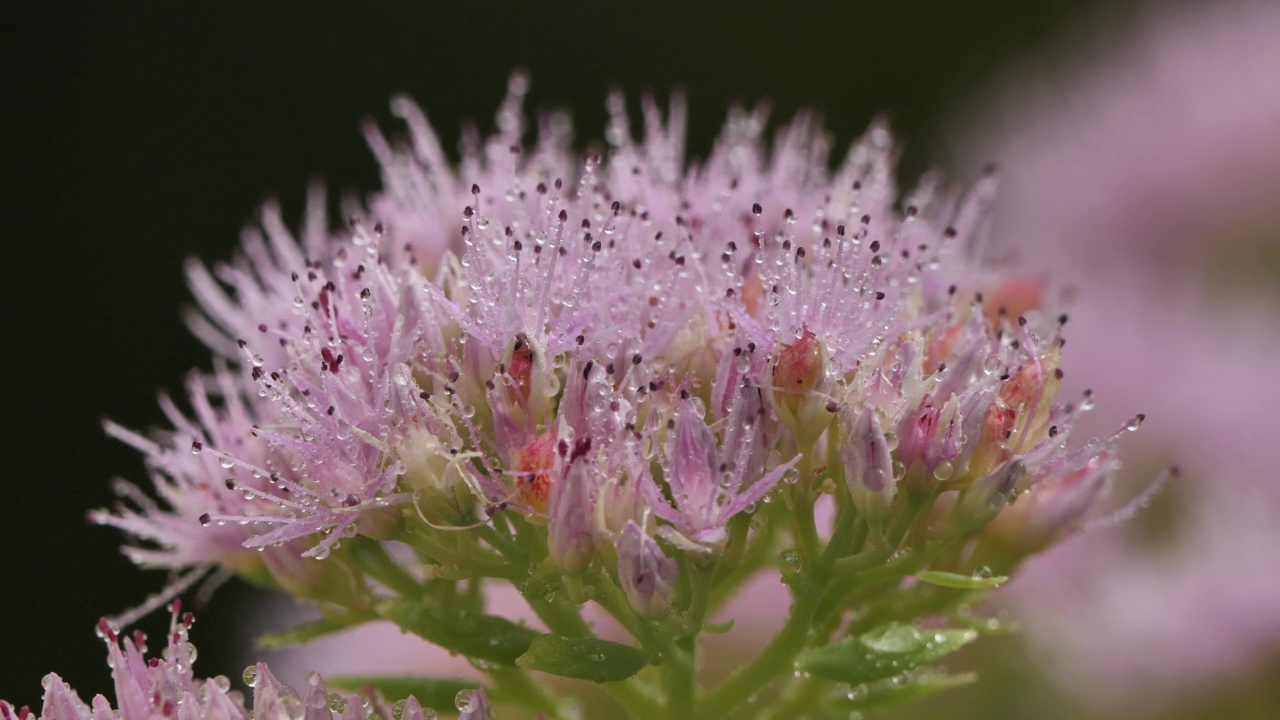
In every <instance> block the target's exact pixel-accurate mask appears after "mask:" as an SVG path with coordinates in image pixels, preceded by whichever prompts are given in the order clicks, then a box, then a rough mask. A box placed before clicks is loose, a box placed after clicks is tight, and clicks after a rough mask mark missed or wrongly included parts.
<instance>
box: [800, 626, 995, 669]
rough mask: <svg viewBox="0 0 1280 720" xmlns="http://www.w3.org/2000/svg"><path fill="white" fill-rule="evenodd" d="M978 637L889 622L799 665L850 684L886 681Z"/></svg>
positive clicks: (974, 633) (824, 649) (803, 658)
mask: <svg viewBox="0 0 1280 720" xmlns="http://www.w3.org/2000/svg"><path fill="white" fill-rule="evenodd" d="M977 637H978V632H977V631H976V630H970V629H965V630H919V629H916V628H914V627H912V626H910V625H903V624H901V623H889V624H888V625H885V626H883V627H880V628H877V629H875V630H872V631H871V632H868V633H864V634H863V635H861V636H859V637H847V638H844V639H843V640H840V641H839V642H836V643H832V644H831V645H827V646H824V647H820V648H815V649H813V650H809V651H808V652H805V653H802V654H801V655H800V657H799V659H798V662H799V664H800V666H801V668H803V669H804V670H807V671H808V672H810V673H813V674H814V675H817V676H819V677H824V678H828V679H831V680H838V681H840V682H847V683H850V684H857V683H867V682H873V681H875V680H884V679H885V678H891V677H894V676H896V675H901V674H903V673H905V672H908V671H911V670H914V669H916V668H918V667H921V666H922V665H927V664H929V663H931V662H933V661H935V660H937V659H939V658H941V657H943V656H945V655H949V654H951V653H953V652H955V651H956V650H959V649H960V648H961V647H964V646H965V645H967V644H969V643H970V642H973V641H974V640H975V639H977Z"/></svg>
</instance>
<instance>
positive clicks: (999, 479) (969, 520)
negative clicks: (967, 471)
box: [948, 460, 1027, 534]
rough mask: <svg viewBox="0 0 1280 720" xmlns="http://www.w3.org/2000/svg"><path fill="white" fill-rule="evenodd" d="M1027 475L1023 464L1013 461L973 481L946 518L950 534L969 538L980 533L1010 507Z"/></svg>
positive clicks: (1019, 461)
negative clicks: (967, 535) (1007, 506)
mask: <svg viewBox="0 0 1280 720" xmlns="http://www.w3.org/2000/svg"><path fill="white" fill-rule="evenodd" d="M1026 474H1027V465H1026V463H1024V462H1022V461H1021V460H1013V461H1011V462H1008V463H1005V464H1004V465H1001V466H1000V467H999V468H997V469H996V471H995V472H993V473H991V474H990V475H987V476H985V477H982V478H979V479H977V480H974V481H973V484H972V485H970V486H969V487H968V489H966V490H965V491H964V492H963V493H961V495H960V499H959V500H957V501H956V504H955V507H953V508H952V509H951V514H950V516H949V517H948V525H949V526H950V529H951V531H952V532H955V533H957V534H969V533H972V532H976V531H978V530H980V529H982V528H983V527H984V526H985V525H986V524H987V523H989V522H991V521H992V520H993V519H995V517H996V516H997V515H999V514H1000V511H1001V510H1004V508H1005V506H1006V505H1008V504H1009V501H1010V498H1012V497H1013V494H1014V491H1015V490H1016V489H1017V486H1018V483H1019V482H1021V480H1022V478H1023V477H1024V476H1025V475H1026Z"/></svg>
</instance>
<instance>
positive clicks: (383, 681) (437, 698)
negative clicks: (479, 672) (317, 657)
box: [324, 675, 476, 709]
mask: <svg viewBox="0 0 1280 720" xmlns="http://www.w3.org/2000/svg"><path fill="white" fill-rule="evenodd" d="M324 683H325V685H327V686H328V687H330V688H332V689H337V690H346V691H348V692H353V693H359V694H361V695H365V696H369V695H371V694H372V693H371V692H370V690H372V691H374V692H376V693H377V694H378V695H381V696H382V697H383V698H384V699H386V700H390V701H392V702H394V701H397V700H404V699H405V698H407V697H409V696H410V695H412V696H414V697H415V698H417V699H418V702H419V703H421V704H422V707H424V708H445V709H449V708H452V707H453V702H454V699H455V698H456V697H457V696H458V693H459V692H461V691H463V690H467V689H471V688H475V687H476V681H475V680H462V679H460V678H434V677H421V676H414V675H332V676H327V677H325V679H324Z"/></svg>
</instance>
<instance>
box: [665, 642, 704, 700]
mask: <svg viewBox="0 0 1280 720" xmlns="http://www.w3.org/2000/svg"><path fill="white" fill-rule="evenodd" d="M697 642H698V639H697V635H696V634H695V635H690V636H688V637H684V638H681V639H679V640H677V641H675V642H669V643H667V648H666V653H665V655H666V662H664V663H663V669H664V671H665V672H664V676H665V685H666V690H667V717H669V718H689V719H690V720H693V719H694V718H695V717H697V716H696V715H695V706H694V699H695V697H696V695H697V685H698V680H697V675H698V669H697V667H696V666H695V662H694V656H695V653H696V646H697Z"/></svg>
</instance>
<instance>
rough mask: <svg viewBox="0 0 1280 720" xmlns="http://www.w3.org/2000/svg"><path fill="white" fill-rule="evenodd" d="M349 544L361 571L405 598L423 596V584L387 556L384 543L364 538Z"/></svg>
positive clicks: (352, 540)
mask: <svg viewBox="0 0 1280 720" xmlns="http://www.w3.org/2000/svg"><path fill="white" fill-rule="evenodd" d="M349 542H350V543H351V550H352V553H353V554H354V555H355V558H356V560H357V562H358V563H359V566H360V569H361V570H363V571H364V572H366V573H368V574H369V575H370V576H371V577H372V578H373V579H375V580H377V581H378V582H380V583H382V584H383V585H385V586H387V587H388V588H390V589H391V590H394V591H395V592H396V593H398V594H400V595H402V596H404V597H409V598H416V597H419V596H420V595H421V594H422V584H421V583H419V582H418V579H417V578H415V577H413V576H412V575H410V574H409V573H408V572H407V571H406V570H405V569H404V567H403V566H402V565H400V563H398V562H396V561H395V560H393V559H392V558H391V556H390V555H388V554H387V550H386V548H384V547H383V545H382V543H380V542H378V541H377V540H373V539H371V538H367V537H362V536H358V537H354V538H352V539H351V540H350V541H349Z"/></svg>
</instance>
